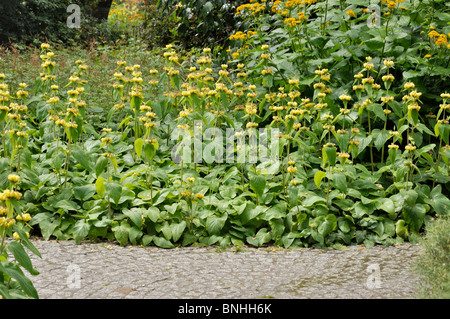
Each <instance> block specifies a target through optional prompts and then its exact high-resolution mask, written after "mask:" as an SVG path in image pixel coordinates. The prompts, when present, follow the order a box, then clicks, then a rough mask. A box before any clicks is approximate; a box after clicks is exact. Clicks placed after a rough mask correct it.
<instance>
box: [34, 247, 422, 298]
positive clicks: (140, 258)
mask: <svg viewBox="0 0 450 319" xmlns="http://www.w3.org/2000/svg"><path fill="white" fill-rule="evenodd" d="M33 243H34V244H35V245H36V247H37V248H38V249H39V251H40V252H41V254H42V259H40V258H38V257H36V256H34V255H32V256H31V258H32V262H33V266H34V267H35V268H36V269H37V270H38V271H39V272H40V274H39V275H38V276H30V277H31V280H32V281H33V283H34V285H35V287H36V289H37V291H38V293H39V297H40V298H41V299H53V298H58V299H65V298H74V299H84V298H89V299H97V298H98V299H103V298H107V299H121V298H132V299H145V298H152V299H155V298H187V299H191V298H209V299H216V298H217V299H237V298H239V299H240V298H246V299H247V298H288V299H292V298H314V299H316V298H357V299H365V298H414V297H415V285H416V284H417V279H416V278H415V277H414V275H413V273H412V271H411V269H410V266H411V264H412V262H413V261H414V259H415V258H416V257H417V256H418V254H419V252H420V246H419V245H410V244H405V245H400V246H396V247H394V246H392V247H373V248H370V249H367V248H363V247H361V246H351V247H349V249H348V250H345V251H337V250H319V249H305V248H303V249H274V248H273V247H271V248H259V249H255V248H242V250H243V251H236V250H233V249H230V250H228V251H227V250H217V249H216V248H213V247H208V248H195V247H186V248H177V249H171V250H166V249H158V248H155V247H146V248H144V247H119V246H117V245H113V244H108V243H83V244H80V245H77V244H75V243H74V242H73V241H62V242H57V241H41V240H34V241H33Z"/></svg>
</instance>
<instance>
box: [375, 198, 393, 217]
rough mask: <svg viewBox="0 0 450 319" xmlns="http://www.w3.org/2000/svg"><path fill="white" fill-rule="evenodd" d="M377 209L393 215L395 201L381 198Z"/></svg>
mask: <svg viewBox="0 0 450 319" xmlns="http://www.w3.org/2000/svg"><path fill="white" fill-rule="evenodd" d="M377 209H382V210H384V211H385V212H387V213H388V214H391V215H392V214H394V213H395V205H394V202H393V200H392V199H390V198H379V199H378V202H377Z"/></svg>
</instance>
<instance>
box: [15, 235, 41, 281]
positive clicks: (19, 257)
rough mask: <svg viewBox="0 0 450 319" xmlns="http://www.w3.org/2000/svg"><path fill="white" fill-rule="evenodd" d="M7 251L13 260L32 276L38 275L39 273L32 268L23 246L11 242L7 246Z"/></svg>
mask: <svg viewBox="0 0 450 319" xmlns="http://www.w3.org/2000/svg"><path fill="white" fill-rule="evenodd" d="M8 250H9V251H10V252H11V253H12V254H13V255H14V258H15V260H16V261H17V262H18V263H19V264H20V265H21V266H22V267H23V268H25V269H26V270H28V272H29V273H30V274H32V275H33V276H36V275H39V271H37V270H36V269H34V268H33V265H32V264H31V260H30V257H29V256H28V254H27V253H26V251H25V249H23V246H22V245H21V244H19V243H18V242H17V241H12V242H11V243H10V244H9V245H8Z"/></svg>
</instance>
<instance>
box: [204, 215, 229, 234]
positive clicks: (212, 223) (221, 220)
mask: <svg viewBox="0 0 450 319" xmlns="http://www.w3.org/2000/svg"><path fill="white" fill-rule="evenodd" d="M227 218H228V215H227V214H224V215H223V216H221V217H218V216H216V215H212V216H209V217H208V218H207V219H206V230H207V231H208V233H209V234H210V235H218V234H219V233H220V231H221V230H222V228H223V227H224V226H225V222H226V221H227Z"/></svg>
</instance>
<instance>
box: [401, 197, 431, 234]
mask: <svg viewBox="0 0 450 319" xmlns="http://www.w3.org/2000/svg"><path fill="white" fill-rule="evenodd" d="M426 211H427V210H426V207H425V205H424V204H415V205H414V206H412V207H411V206H409V205H406V206H405V207H404V208H403V218H404V219H405V221H406V223H407V224H408V225H409V226H410V228H411V229H412V230H413V231H415V232H419V230H420V227H422V225H423V221H424V218H425V214H426Z"/></svg>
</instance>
